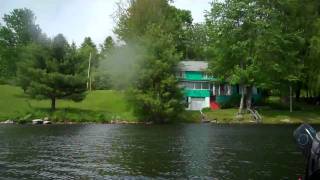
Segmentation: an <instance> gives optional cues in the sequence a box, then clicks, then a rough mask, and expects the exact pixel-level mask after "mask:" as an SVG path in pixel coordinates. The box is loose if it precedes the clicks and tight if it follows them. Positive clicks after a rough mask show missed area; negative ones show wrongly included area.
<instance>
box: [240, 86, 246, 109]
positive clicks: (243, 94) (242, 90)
mask: <svg viewBox="0 0 320 180" xmlns="http://www.w3.org/2000/svg"><path fill="white" fill-rule="evenodd" d="M240 89H241V100H240V106H239V112H238V114H243V106H244V96H245V93H244V87H243V86H242V85H241V86H240Z"/></svg>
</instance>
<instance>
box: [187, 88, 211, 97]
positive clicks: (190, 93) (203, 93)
mask: <svg viewBox="0 0 320 180" xmlns="http://www.w3.org/2000/svg"><path fill="white" fill-rule="evenodd" d="M184 95H185V96H186V97H210V91H209V90H190V89H185V90H184Z"/></svg>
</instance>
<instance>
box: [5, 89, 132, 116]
mask: <svg viewBox="0 0 320 180" xmlns="http://www.w3.org/2000/svg"><path fill="white" fill-rule="evenodd" d="M56 103H57V111H56V112H55V113H50V110H49V108H50V101H49V100H33V99H30V98H28V97H27V96H26V95H25V94H24V93H23V91H22V89H21V88H19V87H14V86H9V85H0V120H6V119H14V118H16V119H17V118H23V117H24V116H33V118H41V117H39V116H43V117H45V116H50V118H53V119H56V120H59V121H64V120H72V121H109V120H111V119H119V120H126V121H134V120H135V118H134V116H133V115H132V112H131V110H130V109H129V108H128V105H127V103H126V100H125V99H124V95H123V93H121V92H115V91H111V90H110V91H109V90H103V91H93V92H90V93H88V95H87V97H86V98H85V99H84V100H83V101H82V102H73V101H68V100H58V101H57V102H56Z"/></svg>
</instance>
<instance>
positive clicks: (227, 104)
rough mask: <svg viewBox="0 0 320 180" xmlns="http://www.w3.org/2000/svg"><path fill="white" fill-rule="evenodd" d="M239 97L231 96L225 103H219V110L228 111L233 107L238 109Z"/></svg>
mask: <svg viewBox="0 0 320 180" xmlns="http://www.w3.org/2000/svg"><path fill="white" fill-rule="evenodd" d="M240 99H241V97H240V96H238V95H233V96H231V97H230V99H229V100H228V101H226V102H223V103H220V108H221V109H228V108H233V107H238V106H239V103H240Z"/></svg>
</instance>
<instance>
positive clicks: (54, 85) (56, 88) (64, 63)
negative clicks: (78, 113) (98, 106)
mask: <svg viewBox="0 0 320 180" xmlns="http://www.w3.org/2000/svg"><path fill="white" fill-rule="evenodd" d="M24 57H25V59H26V61H24V62H23V63H21V64H20V65H19V76H18V77H19V81H20V85H21V86H22V87H23V88H24V89H25V92H26V93H27V94H29V95H30V96H31V97H33V98H39V99H50V100H51V110H52V111H54V110H55V109H56V100H57V99H71V100H73V101H81V100H82V99H83V98H84V97H85V95H86V94H85V92H86V76H85V67H84V63H83V61H82V60H81V58H80V56H79V55H78V54H77V50H76V47H75V45H72V46H71V47H70V46H69V44H68V43H67V41H66V40H65V38H64V37H63V35H61V34H59V35H57V36H56V37H55V38H54V39H53V41H52V42H51V43H50V44H48V45H47V46H40V45H38V44H30V45H29V46H27V47H26V51H25V53H24Z"/></svg>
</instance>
